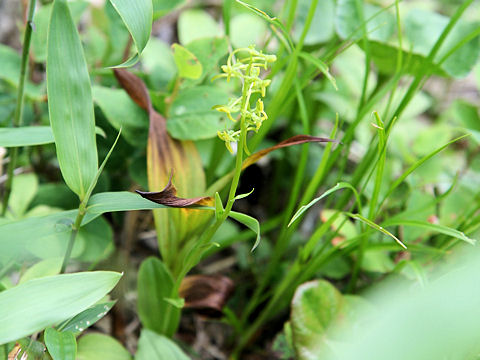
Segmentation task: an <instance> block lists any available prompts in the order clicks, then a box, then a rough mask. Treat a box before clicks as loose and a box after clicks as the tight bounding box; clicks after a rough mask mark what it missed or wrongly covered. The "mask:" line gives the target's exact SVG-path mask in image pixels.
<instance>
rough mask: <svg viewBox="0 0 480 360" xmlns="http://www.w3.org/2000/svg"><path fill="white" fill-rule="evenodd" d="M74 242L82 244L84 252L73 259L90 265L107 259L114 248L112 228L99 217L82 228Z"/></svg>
mask: <svg viewBox="0 0 480 360" xmlns="http://www.w3.org/2000/svg"><path fill="white" fill-rule="evenodd" d="M75 242H83V244H84V246H83V247H84V250H83V251H82V252H81V253H80V254H79V255H78V256H75V257H76V258H78V259H79V260H81V261H86V262H92V263H95V262H98V261H100V260H103V259H105V258H107V257H108V255H110V254H111V253H112V251H113V250H114V248H115V245H114V243H113V231H112V228H111V227H110V224H109V223H108V221H107V220H105V218H104V217H101V216H100V217H98V218H96V219H95V220H93V221H91V222H89V223H88V224H86V225H84V226H82V227H81V228H80V230H79V232H78V234H77V239H76V240H75Z"/></svg>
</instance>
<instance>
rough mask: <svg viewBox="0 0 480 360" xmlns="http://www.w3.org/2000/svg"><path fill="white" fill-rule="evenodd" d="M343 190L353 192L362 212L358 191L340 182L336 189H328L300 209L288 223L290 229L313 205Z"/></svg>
mask: <svg viewBox="0 0 480 360" xmlns="http://www.w3.org/2000/svg"><path fill="white" fill-rule="evenodd" d="M341 189H350V190H352V191H353V194H354V195H355V199H356V201H357V206H358V209H359V211H361V209H362V205H361V204H362V203H361V202H360V196H359V195H358V192H357V190H356V189H355V188H354V187H353V186H352V185H350V184H349V183H347V182H339V183H338V184H337V185H335V186H334V187H332V188H330V189H328V190H327V191H325V192H324V193H323V194H322V195H320V196H319V197H317V198H315V199H313V200H312V201H310V202H309V203H308V204H307V205H303V206H301V207H300V209H298V210H297V212H296V213H295V214H294V215H293V217H292V219H291V220H290V222H289V223H288V227H290V225H292V224H293V223H294V222H295V221H296V220H297V219H298V218H299V217H300V216H302V215H303V213H304V212H305V211H307V210H308V209H310V208H311V207H312V206H313V205H315V204H316V203H317V202H319V201H320V200H322V199H323V198H324V197H326V196H328V195H330V194H331V193H333V192H335V191H337V190H341Z"/></svg>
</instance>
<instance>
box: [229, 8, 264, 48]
mask: <svg viewBox="0 0 480 360" xmlns="http://www.w3.org/2000/svg"><path fill="white" fill-rule="evenodd" d="M266 31H267V25H266V24H265V22H264V21H262V19H259V18H258V16H255V15H253V14H248V13H245V14H238V15H235V16H234V17H232V20H231V22H230V32H231V35H230V39H231V42H232V45H233V46H234V47H235V48H242V47H248V46H250V45H257V46H259V47H260V46H261V42H262V40H263V39H264V36H265V32H266Z"/></svg>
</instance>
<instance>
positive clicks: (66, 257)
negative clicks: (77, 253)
mask: <svg viewBox="0 0 480 360" xmlns="http://www.w3.org/2000/svg"><path fill="white" fill-rule="evenodd" d="M86 205H87V204H86V203H85V202H84V201H82V202H81V203H80V206H79V207H78V214H77V218H76V219H75V222H74V224H73V225H72V232H71V233H70V239H69V240H68V245H67V250H66V251H65V255H64V257H63V263H62V268H61V269H60V274H63V273H64V272H65V269H66V268H67V265H68V262H69V261H70V256H71V255H72V250H73V245H74V244H75V239H76V238H77V234H78V231H79V230H80V226H81V225H82V220H83V218H84V216H85V214H86V212H87V211H86V207H87V206H86Z"/></svg>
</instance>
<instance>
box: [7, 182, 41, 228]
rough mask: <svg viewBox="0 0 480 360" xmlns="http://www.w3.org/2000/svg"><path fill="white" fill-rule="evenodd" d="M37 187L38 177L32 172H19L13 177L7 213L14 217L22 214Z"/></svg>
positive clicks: (18, 217) (20, 216)
mask: <svg viewBox="0 0 480 360" xmlns="http://www.w3.org/2000/svg"><path fill="white" fill-rule="evenodd" d="M37 189H38V178H37V176H36V175H35V174H34V173H31V174H20V175H17V176H15V177H14V178H13V184H12V194H11V197H10V201H9V210H10V211H9V214H10V213H11V214H12V215H13V217H14V218H15V219H20V218H22V217H23V216H24V214H25V212H26V211H27V209H28V206H29V205H30V203H31V202H32V199H33V198H34V196H35V194H36V192H37Z"/></svg>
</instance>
